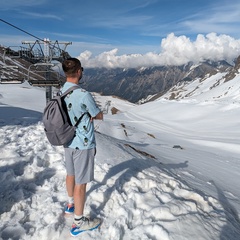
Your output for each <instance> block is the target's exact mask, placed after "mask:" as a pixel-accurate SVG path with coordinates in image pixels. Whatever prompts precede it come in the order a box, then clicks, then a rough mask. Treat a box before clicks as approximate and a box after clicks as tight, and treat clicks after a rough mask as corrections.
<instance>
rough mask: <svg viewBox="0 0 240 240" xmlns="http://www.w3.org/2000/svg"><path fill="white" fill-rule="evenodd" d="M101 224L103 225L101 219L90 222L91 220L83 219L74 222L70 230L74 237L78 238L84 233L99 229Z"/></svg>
mask: <svg viewBox="0 0 240 240" xmlns="http://www.w3.org/2000/svg"><path fill="white" fill-rule="evenodd" d="M100 224H101V220H100V219H97V218H95V219H93V220H90V219H89V218H86V217H82V218H81V219H80V220H78V221H76V220H74V222H73V224H72V228H71V230H70V234H71V235H72V236H77V235H79V234H80V233H82V232H85V231H92V230H94V229H97V228H98V227H99V225H100Z"/></svg>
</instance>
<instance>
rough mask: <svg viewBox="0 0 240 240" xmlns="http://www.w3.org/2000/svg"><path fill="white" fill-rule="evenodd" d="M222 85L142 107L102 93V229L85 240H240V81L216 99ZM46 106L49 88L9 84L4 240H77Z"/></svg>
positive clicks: (5, 91)
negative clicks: (50, 140) (46, 127)
mask: <svg viewBox="0 0 240 240" xmlns="http://www.w3.org/2000/svg"><path fill="white" fill-rule="evenodd" d="M220 78H221V76H218V77H217V76H215V79H214V77H211V78H210V79H206V80H205V81H202V82H201V85H199V87H198V88H197V89H198V90H199V92H198V94H196V92H195V93H194V94H192V95H191V97H189V98H185V99H180V100H178V101H169V100H166V96H167V95H166V96H165V97H163V98H162V99H158V100H157V101H154V102H150V103H147V104H144V105H140V106H136V105H133V104H130V103H128V102H126V101H122V100H120V99H118V98H112V97H106V96H100V95H98V94H95V98H96V101H97V102H98V103H99V104H100V105H101V106H102V108H103V109H105V110H106V111H105V112H107V113H106V114H105V115H104V121H95V128H96V137H97V155H96V166H95V181H93V182H92V183H91V184H89V186H88V193H87V201H86V209H85V210H86V214H89V215H91V216H97V217H100V218H101V219H102V225H101V228H100V229H99V230H97V231H92V232H89V233H83V234H82V235H81V236H80V237H79V238H77V239H84V240H87V239H98V240H99V239H101V240H102V239H103V240H120V239H122V240H129V239H132V240H137V239H141V240H146V239H152V240H158V239H159V240H160V239H161V240H176V239H178V240H180V239H181V240H192V239H198V240H213V239H214V240H216V239H228V240H237V239H239V236H240V220H239V219H240V214H239V213H240V204H239V203H240V201H239V199H240V190H239V186H238V185H239V184H238V183H239V177H240V157H239V156H240V155H239V153H240V147H239V142H240V130H239V120H238V118H239V115H240V103H239V101H238V94H237V93H238V91H239V88H238V85H237V83H238V80H237V78H238V77H237V78H236V79H235V80H234V81H235V82H234V84H232V85H231V86H232V88H231V86H230V85H228V86H227V85H224V84H230V82H227V83H224V84H223V85H222V86H224V87H225V88H224V89H223V87H221V88H220V86H219V88H218V90H217V88H215V93H214V94H209V91H207V90H208V89H209V88H210V87H211V86H212V85H213V84H214V82H217V81H218V80H219V79H220ZM217 79H218V80H217ZM232 83H233V82H232ZM191 84H192V85H191ZM204 84H205V85H204ZM196 87H197V86H196V85H195V86H194V83H190V85H189V86H185V92H187V93H190V92H192V89H194V88H196ZM200 88H201V89H200ZM225 89H228V94H224V93H225ZM200 93H201V94H200ZM230 93H231V95H230ZM220 95H221V96H225V97H224V98H223V97H222V98H217V96H220ZM219 99H220V100H221V101H220V100H219ZM223 100H224V101H223ZM109 101H111V103H110V106H109V109H108V111H107V104H106V103H107V102H109ZM44 106H45V92H44V89H38V88H34V87H31V86H28V85H27V84H25V85H0V134H1V138H0V152H1V155H0V182H1V184H0V198H1V205H0V214H1V215H0V239H4V240H5V239H24V240H27V239H34V240H36V239H37V240H38V239H46V240H48V239H64V240H66V239H72V237H70V235H69V228H70V225H71V222H72V218H66V217H64V215H63V209H64V204H65V202H66V199H67V197H66V191H65V168H64V156H63V149H62V148H61V147H52V146H51V145H50V144H49V143H48V141H47V139H46V137H45V135H44V131H43V126H42V123H41V115H42V110H43V108H44ZM113 107H114V108H116V109H118V110H119V111H118V113H117V114H114V115H112V112H111V109H112V108H113Z"/></svg>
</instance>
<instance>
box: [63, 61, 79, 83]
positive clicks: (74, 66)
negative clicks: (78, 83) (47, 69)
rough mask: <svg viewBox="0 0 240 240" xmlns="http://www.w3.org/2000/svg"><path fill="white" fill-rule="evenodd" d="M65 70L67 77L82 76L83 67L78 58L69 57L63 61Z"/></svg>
mask: <svg viewBox="0 0 240 240" xmlns="http://www.w3.org/2000/svg"><path fill="white" fill-rule="evenodd" d="M62 68H63V71H64V73H65V75H66V77H67V78H78V80H80V79H81V78H82V71H83V68H82V66H81V62H80V61H79V60H78V59H77V58H68V59H66V60H64V62H63V63H62Z"/></svg>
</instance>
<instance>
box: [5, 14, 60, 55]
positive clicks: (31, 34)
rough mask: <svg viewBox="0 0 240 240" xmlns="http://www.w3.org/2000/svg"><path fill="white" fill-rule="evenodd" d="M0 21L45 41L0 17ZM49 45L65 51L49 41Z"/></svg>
mask: <svg viewBox="0 0 240 240" xmlns="http://www.w3.org/2000/svg"><path fill="white" fill-rule="evenodd" d="M0 21H2V22H4V23H6V24H7V25H9V26H11V27H13V28H16V29H17V30H19V31H21V32H24V33H26V34H28V35H30V36H32V37H34V38H36V39H37V40H40V41H42V42H45V40H43V39H41V38H39V37H37V36H35V35H33V34H31V33H29V32H27V31H25V30H23V29H21V28H19V27H17V26H15V25H13V24H11V23H9V22H7V21H5V20H3V19H1V18H0ZM49 46H51V47H53V48H56V49H58V50H60V52H63V53H65V51H64V50H62V49H61V48H60V47H58V46H55V45H54V44H50V43H49Z"/></svg>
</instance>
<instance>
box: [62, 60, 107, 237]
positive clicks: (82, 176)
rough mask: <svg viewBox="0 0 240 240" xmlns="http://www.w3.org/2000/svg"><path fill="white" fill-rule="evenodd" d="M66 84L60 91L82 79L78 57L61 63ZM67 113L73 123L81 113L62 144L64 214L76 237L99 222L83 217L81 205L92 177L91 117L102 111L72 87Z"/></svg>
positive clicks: (94, 146)
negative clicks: (70, 135)
mask: <svg viewBox="0 0 240 240" xmlns="http://www.w3.org/2000/svg"><path fill="white" fill-rule="evenodd" d="M62 68H63V71H64V73H65V75H66V83H65V84H64V85H63V88H62V92H65V91H66V90H68V89H69V88H70V87H72V86H74V85H78V84H79V81H80V79H81V78H82V73H83V68H82V66H81V62H80V61H79V60H78V59H77V58H69V59H67V60H65V61H64V62H63V63H62ZM64 100H65V102H66V105H67V109H68V114H69V117H70V120H71V122H72V124H75V123H76V122H77V120H78V118H80V117H81V116H82V115H83V114H84V116H83V118H82V120H81V121H80V123H79V124H78V126H77V129H76V136H75V137H74V138H73V140H72V141H71V142H70V143H68V144H67V146H64V150H65V161H66V170H67V177H66V188H67V193H68V198H69V200H68V205H67V207H66V209H65V213H74V221H73V224H72V228H71V231H70V232H71V234H72V235H74V236H76V235H78V234H80V233H81V232H83V231H86V230H92V229H95V228H97V227H98V226H99V225H100V220H99V219H94V220H90V219H88V218H86V217H85V216H84V205H85V197H86V186H87V183H88V182H90V181H92V180H93V178H94V156H95V153H96V142H95V135H94V125H93V119H100V120H102V119H103V113H102V112H101V111H100V109H99V108H98V107H97V105H96V103H95V101H94V99H93V97H92V95H91V94H90V93H89V92H87V91H85V90H83V89H82V88H78V89H75V90H74V91H72V92H71V93H69V94H68V95H67V96H66V97H65V99H64Z"/></svg>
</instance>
